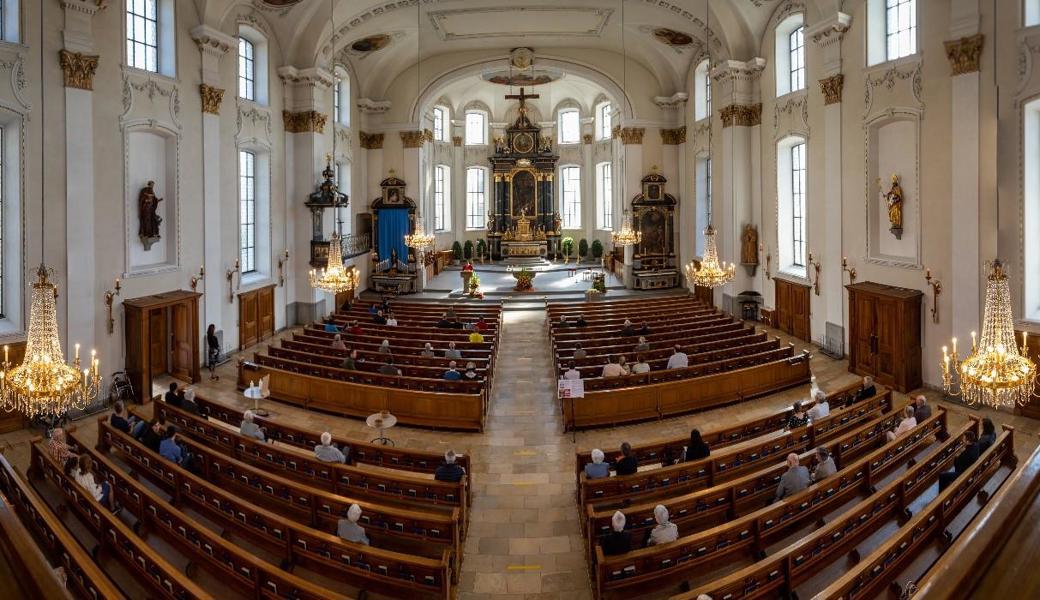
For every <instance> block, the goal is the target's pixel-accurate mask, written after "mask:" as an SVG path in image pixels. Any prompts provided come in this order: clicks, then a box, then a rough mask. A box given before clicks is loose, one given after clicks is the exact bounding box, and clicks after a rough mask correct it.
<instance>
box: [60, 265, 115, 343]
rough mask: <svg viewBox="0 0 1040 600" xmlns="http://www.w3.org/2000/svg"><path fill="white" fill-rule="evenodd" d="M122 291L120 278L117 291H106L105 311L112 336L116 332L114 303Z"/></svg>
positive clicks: (109, 333) (109, 332)
mask: <svg viewBox="0 0 1040 600" xmlns="http://www.w3.org/2000/svg"><path fill="white" fill-rule="evenodd" d="M121 289H122V286H121V285H120V283H119V278H118V277H116V286H115V289H114V290H106V291H105V311H106V312H107V313H108V321H107V324H108V335H112V333H113V332H114V331H115V330H116V321H115V319H113V318H112V301H113V300H115V298H116V296H118V295H119V291H120V290H121ZM55 297H57V294H55Z"/></svg>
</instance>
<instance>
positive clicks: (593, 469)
mask: <svg viewBox="0 0 1040 600" xmlns="http://www.w3.org/2000/svg"><path fill="white" fill-rule="evenodd" d="M603 458H604V457H603V451H602V450H600V449H599V448H596V449H595V450H593V451H592V462H590V463H587V464H586V465H585V477H587V478H588V479H602V478H603V477H610V465H608V464H607V463H605V462H603Z"/></svg>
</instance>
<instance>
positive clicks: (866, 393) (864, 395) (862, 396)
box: [856, 375, 877, 402]
mask: <svg viewBox="0 0 1040 600" xmlns="http://www.w3.org/2000/svg"><path fill="white" fill-rule="evenodd" d="M875 394H877V388H876V387H874V378H873V377H870V376H869V375H868V376H866V377H864V378H863V385H862V386H861V387H860V388H859V393H857V394H856V402H859V401H860V400H866V399H868V398H873V397H874V395H875Z"/></svg>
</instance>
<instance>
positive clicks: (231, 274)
mask: <svg viewBox="0 0 1040 600" xmlns="http://www.w3.org/2000/svg"><path fill="white" fill-rule="evenodd" d="M235 273H238V274H239V275H238V281H239V283H241V282H242V274H241V272H240V271H239V270H238V259H237V258H236V259H235V268H234V269H228V270H227V273H225V275H224V276H225V277H226V278H227V285H228V290H227V301H228V304H234V303H235V286H234V285H233V282H234V281H235Z"/></svg>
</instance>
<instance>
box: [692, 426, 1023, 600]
mask: <svg viewBox="0 0 1040 600" xmlns="http://www.w3.org/2000/svg"><path fill="white" fill-rule="evenodd" d="M973 426H977V422H975V423H974V424H973V425H968V426H966V427H973ZM964 431H965V430H964V429H962V430H961V433H959V434H957V435H954V436H953V437H951V438H950V439H949V440H947V441H946V442H945V443H943V444H942V445H941V446H940V448H939V449H938V450H937V451H936V452H934V453H932V454H931V455H929V457H928V458H927V460H923V461H921V462H919V463H918V464H916V465H914V466H913V467H911V468H910V469H908V470H907V472H906V473H905V474H904V475H903V476H902V477H900V478H899V479H896V480H895V481H892V482H891V483H889V484H888V485H886V486H884V487H883V488H881V489H879V490H878V491H877V492H876V493H874V494H872V495H871V496H870V497H868V498H867V499H865V500H863V501H862V502H860V503H859V504H857V505H856V506H854V507H853V508H851V509H850V510H848V511H846V512H845V513H843V514H842V515H841V516H840V517H837V518H835V519H834V520H833V521H831V522H830V523H827V524H826V525H824V526H823V527H821V528H820V529H817V530H816V531H814V532H812V533H811V534H809V535H808V536H806V537H804V538H802V539H801V540H799V541H797V542H795V543H793V544H791V545H790V546H787V547H786V548H784V549H782V550H780V551H779V552H776V553H774V554H773V555H771V556H769V557H767V558H765V559H763V560H760V561H758V562H757V563H754V564H751V565H749V566H747V567H745V568H742V569H740V570H738V571H736V572H734V573H732V574H730V575H728V576H726V577H723V578H721V579H718V580H716V581H714V582H712V583H710V584H708V585H705V586H701V587H700V588H699V589H696V590H690V591H689V592H686V593H683V594H679V595H676V596H673V597H672V599H673V600H694V599H695V598H697V596H698V595H700V594H708V595H710V596H711V597H713V598H731V599H733V600H750V599H754V598H772V597H775V596H776V594H777V593H779V592H780V591H781V590H794V589H795V588H797V587H798V586H799V585H801V584H802V583H804V582H805V581H807V580H808V579H810V578H811V577H813V576H815V575H816V574H817V573H819V571H820V569H821V568H823V567H824V566H825V565H827V564H828V563H831V562H833V561H835V560H838V559H840V558H842V557H843V556H844V552H845V551H846V550H848V549H849V548H851V547H854V546H855V545H857V544H858V543H860V542H861V541H862V540H863V539H864V538H866V537H868V536H869V535H870V534H872V533H874V532H875V531H877V530H878V528H880V527H881V525H882V524H884V523H885V522H888V521H890V520H892V519H896V518H902V519H907V520H908V521H909V520H912V519H913V515H910V514H909V511H908V509H907V507H908V506H909V505H910V503H911V501H912V500H913V499H914V498H916V497H917V496H919V495H920V494H921V493H922V492H924V491H925V490H926V489H928V488H929V487H930V486H931V485H933V484H934V483H935V481H936V480H937V479H938V477H939V473H941V472H943V471H946V470H948V469H949V468H950V466H951V465H952V463H953V460H954V458H955V457H956V456H957V454H959V453H960V451H961V450H962V449H963V448H964V445H965V440H964V435H963V432H964ZM1013 453H1014V439H1013V431H1012V430H1011V429H1008V428H1005V430H1004V431H1003V432H1002V433H1001V434H1000V436H998V437H997V440H996V442H995V443H994V444H993V446H991V447H990V448H989V449H988V450H987V451H986V452H984V453H983V454H982V456H980V457H979V459H978V460H977V461H976V462H975V464H974V465H972V467H971V469H970V470H969V471H968V472H967V473H965V474H963V475H962V476H960V477H958V478H957V479H956V480H955V481H954V483H953V484H951V485H950V486H949V487H948V488H947V489H946V490H945V491H944V492H943V495H942V496H941V498H942V499H943V500H944V502H951V503H959V502H961V501H962V500H963V501H966V499H970V498H971V497H972V496H973V495H974V494H975V493H976V492H977V491H978V490H979V489H981V488H982V486H983V485H984V484H985V483H986V481H987V480H988V479H989V477H990V476H991V475H992V474H993V473H994V472H995V471H996V470H997V468H999V467H1000V465H1001V463H1002V462H1005V461H1008V460H1010V456H1011V455H1013ZM934 504H935V501H934V500H933V502H932V503H930V505H934ZM940 504H941V503H940ZM961 506H963V504H961ZM952 507H953V504H951V505H950V508H952ZM925 512H928V508H925V510H924V511H921V513H925ZM921 513H919V514H921ZM936 518H938V517H936Z"/></svg>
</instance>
